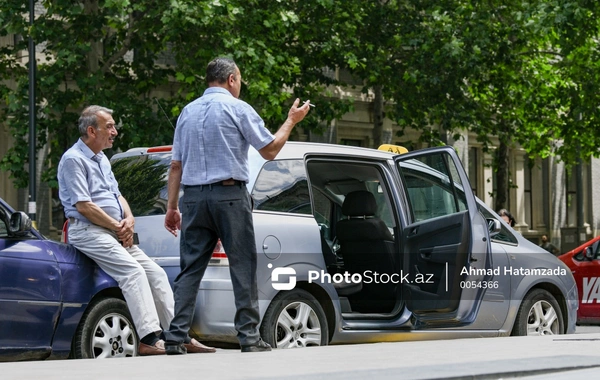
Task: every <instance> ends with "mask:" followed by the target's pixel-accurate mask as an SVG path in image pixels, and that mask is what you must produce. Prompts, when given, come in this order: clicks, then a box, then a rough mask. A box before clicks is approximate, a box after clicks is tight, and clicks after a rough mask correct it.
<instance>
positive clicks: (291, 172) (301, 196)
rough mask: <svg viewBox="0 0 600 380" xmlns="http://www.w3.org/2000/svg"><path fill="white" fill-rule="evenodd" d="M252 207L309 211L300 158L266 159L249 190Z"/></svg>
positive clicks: (308, 197) (297, 211) (277, 210)
mask: <svg viewBox="0 0 600 380" xmlns="http://www.w3.org/2000/svg"><path fill="white" fill-rule="evenodd" d="M252 198H253V199H254V209H255V210H265V211H276V212H287V213H294V214H309V215H310V214H312V207H311V204H310V194H309V192H308V181H307V179H306V169H305V168H304V161H303V160H276V161H268V162H266V163H265V164H264V165H263V167H262V170H261V171H260V173H259V174H258V177H257V178H256V182H255V183H254V189H253V190H252Z"/></svg>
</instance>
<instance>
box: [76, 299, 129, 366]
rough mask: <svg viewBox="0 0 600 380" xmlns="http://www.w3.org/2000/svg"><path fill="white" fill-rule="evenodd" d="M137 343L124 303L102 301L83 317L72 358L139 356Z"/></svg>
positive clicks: (108, 300) (77, 332)
mask: <svg viewBox="0 0 600 380" xmlns="http://www.w3.org/2000/svg"><path fill="white" fill-rule="evenodd" d="M137 342H138V336H137V332H136V331H135V327H134V325H133V322H131V314H129V309H128V308H127V304H126V303H125V301H123V300H121V299H118V298H103V299H101V300H99V301H97V302H94V303H93V304H92V305H90V306H89V307H88V309H87V310H86V311H85V313H84V314H83V317H82V318H81V322H79V326H78V327H77V331H76V333H75V337H74V338H73V351H72V352H71V356H72V357H74V358H78V359H85V358H118V357H127V356H137Z"/></svg>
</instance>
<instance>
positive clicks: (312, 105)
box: [304, 100, 316, 107]
mask: <svg viewBox="0 0 600 380" xmlns="http://www.w3.org/2000/svg"><path fill="white" fill-rule="evenodd" d="M307 101H308V100H306V101H304V104H306V102H307ZM309 106H311V107H316V106H315V105H314V104H312V103H310V104H309Z"/></svg>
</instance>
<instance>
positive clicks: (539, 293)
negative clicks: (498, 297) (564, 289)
mask: <svg viewBox="0 0 600 380" xmlns="http://www.w3.org/2000/svg"><path fill="white" fill-rule="evenodd" d="M564 326H565V324H564V321H563V315H562V313H561V310H560V306H559V305H558V302H557V301H556V298H554V296H553V295H552V294H551V293H550V292H548V291H547V290H544V289H534V290H532V291H530V292H529V293H527V295H526V296H525V298H524V299H523V302H521V306H520V307H519V312H518V313H517V318H516V320H515V325H514V327H513V330H512V334H511V335H514V336H525V335H557V334H563V333H564V331H565V328H564Z"/></svg>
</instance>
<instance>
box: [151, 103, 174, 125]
mask: <svg viewBox="0 0 600 380" xmlns="http://www.w3.org/2000/svg"><path fill="white" fill-rule="evenodd" d="M154 100H155V101H156V104H158V106H159V107H160V110H161V111H162V112H163V114H164V115H165V117H166V118H167V121H168V122H169V124H171V127H173V129H175V126H174V125H173V123H171V119H169V116H167V113H166V112H165V110H164V109H163V108H162V106H161V105H160V102H159V101H158V99H157V98H154Z"/></svg>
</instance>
